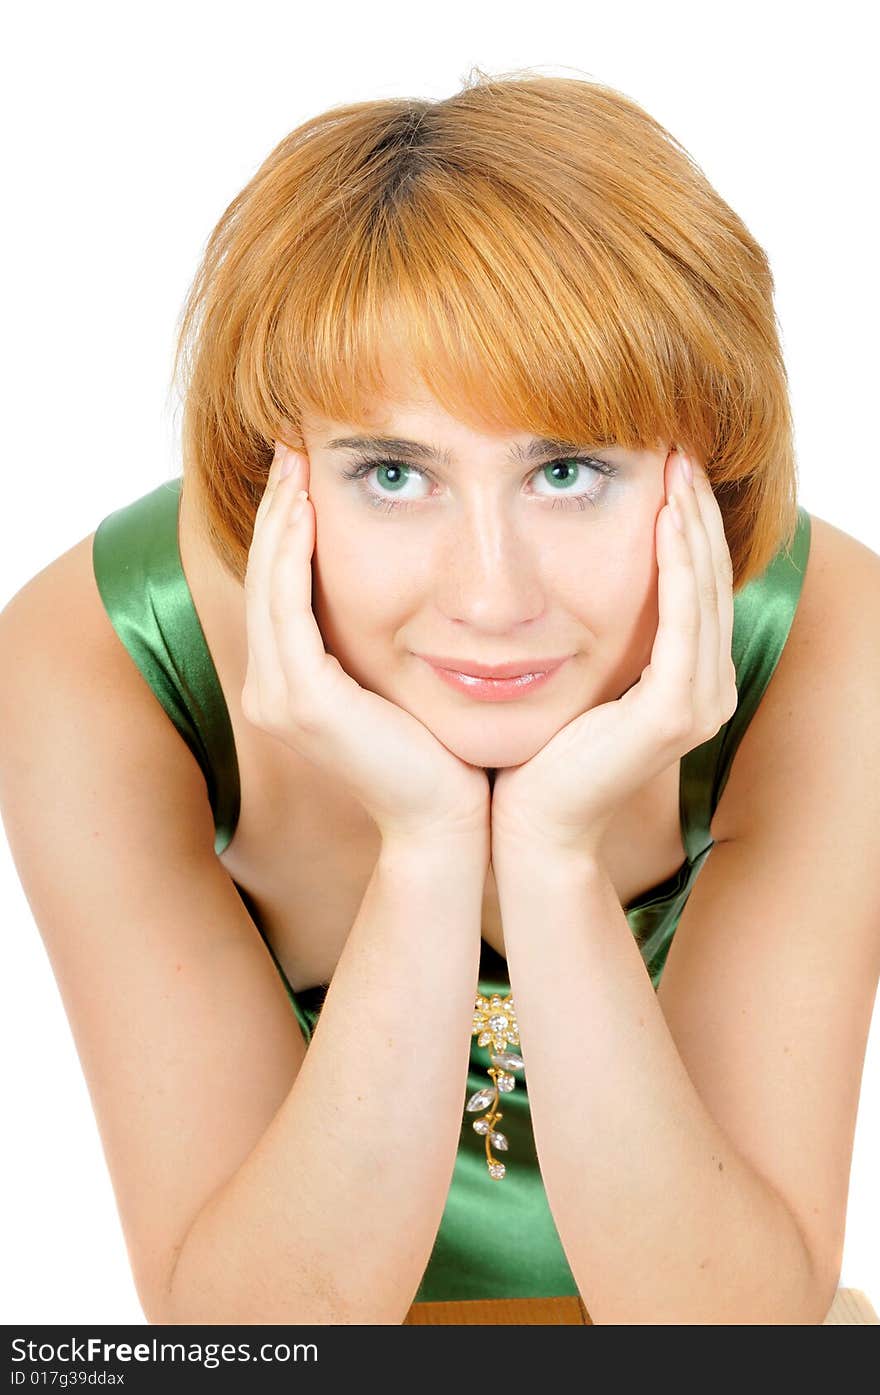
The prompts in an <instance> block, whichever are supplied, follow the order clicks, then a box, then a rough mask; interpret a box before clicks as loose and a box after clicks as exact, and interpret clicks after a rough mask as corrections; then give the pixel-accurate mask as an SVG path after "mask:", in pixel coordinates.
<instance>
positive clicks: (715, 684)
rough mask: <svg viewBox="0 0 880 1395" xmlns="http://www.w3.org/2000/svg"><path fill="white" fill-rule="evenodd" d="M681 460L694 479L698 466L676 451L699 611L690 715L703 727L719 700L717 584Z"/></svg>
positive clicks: (677, 489) (676, 483)
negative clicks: (688, 468)
mask: <svg viewBox="0 0 880 1395" xmlns="http://www.w3.org/2000/svg"><path fill="white" fill-rule="evenodd" d="M684 460H688V463H689V464H690V467H691V473H692V475H694V476H695V475H696V472H697V471H698V469H699V466H698V463H697V462H696V461H694V460H692V459H689V458H688V457H686V456H685V454H684V452H683V451H681V450H680V449H679V450H678V451H677V452H676V460H675V465H674V466H673V484H672V489H673V492H674V494H675V495H676V498H677V499H678V500H679V503H680V505H681V511H682V515H683V517H684V532H685V537H686V539H687V543H688V548H689V549H690V554H691V559H692V561H693V567H694V578H695V582H696V592H697V601H698V604H699V611H700V640H699V645H698V648H697V661H696V666H695V669H694V676H693V689H692V696H693V707H692V711H693V718H694V721H695V723H696V724H697V725H698V726H700V727H703V726H706V725H707V724H711V722H712V721H713V720H714V719H715V716H716V714H717V713H718V711H719V706H720V700H721V689H720V687H719V681H718V650H719V644H720V641H719V621H718V583H717V579H716V575H715V558H714V555H713V552H712V544H711V542H710V540H709V536H708V533H707V532H706V525H705V523H704V522H703V512H702V508H701V506H700V501H699V499H698V498H697V493H696V489H695V486H694V483H692V482H691V481H689V480H688V479H687V478H686V477H685V474H684V471H683V470H682V462H683V461H684Z"/></svg>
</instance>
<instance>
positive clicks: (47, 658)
mask: <svg viewBox="0 0 880 1395" xmlns="http://www.w3.org/2000/svg"><path fill="white" fill-rule="evenodd" d="M94 536H95V535H94V533H90V534H89V535H88V537H85V538H83V539H82V540H81V541H80V542H77V543H75V544H74V545H73V547H71V548H69V549H68V550H67V551H66V552H63V553H62V554H61V555H60V556H59V557H56V558H55V559H54V560H53V561H52V562H50V563H49V564H48V565H47V566H45V567H43V569H42V570H41V571H39V572H37V573H36V574H35V575H34V576H32V577H31V578H30V580H28V581H27V582H25V584H24V585H23V586H22V587H21V588H20V590H18V591H17V592H16V593H15V595H14V596H13V597H12V598H11V600H9V601H8V602H7V604H6V605H5V606H4V608H3V610H2V611H0V647H2V649H3V652H4V654H5V656H6V657H7V659H8V660H9V661H10V676H14V675H18V677H19V680H20V681H21V682H26V681H28V675H29V674H35V673H36V672H37V665H38V664H40V663H41V662H42V663H48V664H50V665H51V671H52V672H54V673H55V674H57V675H58V676H59V677H60V676H61V675H62V674H64V673H70V672H75V671H82V672H83V673H92V674H95V675H96V676H97V675H98V674H103V675H105V676H109V677H111V678H112V679H114V680H118V681H119V684H120V687H119V689H118V690H119V691H122V690H123V689H124V688H125V686H126V682H127V680H129V682H130V679H131V669H132V668H133V667H134V666H133V664H132V662H131V660H130V658H129V656H128V653H127V651H126V649H125V647H124V646H123V645H122V644H121V642H120V640H119V638H118V636H117V634H116V631H115V630H114V628H113V626H112V624H111V622H110V617H109V616H108V614H107V611H106V610H105V608H104V603H103V601H102V600H101V596H100V593H99V591H98V586H97V582H96V580H95V574H94V569H93V564H92V544H93V541H94Z"/></svg>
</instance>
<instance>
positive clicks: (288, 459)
mask: <svg viewBox="0 0 880 1395" xmlns="http://www.w3.org/2000/svg"><path fill="white" fill-rule="evenodd" d="M292 469H293V456H292V455H291V453H290V451H287V450H286V451H284V453H283V454H282V456H281V464H280V465H279V466H278V478H279V479H280V480H283V479H286V477H287V476H288V475H289V474H290V472H291V470H292Z"/></svg>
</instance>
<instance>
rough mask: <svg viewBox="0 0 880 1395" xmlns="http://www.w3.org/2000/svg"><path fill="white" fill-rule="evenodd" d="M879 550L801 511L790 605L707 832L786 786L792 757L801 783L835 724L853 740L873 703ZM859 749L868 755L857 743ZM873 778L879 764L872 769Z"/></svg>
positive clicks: (738, 828)
mask: <svg viewBox="0 0 880 1395" xmlns="http://www.w3.org/2000/svg"><path fill="white" fill-rule="evenodd" d="M878 622H880V555H878V554H877V553H876V552H874V551H873V550H872V549H871V548H870V547H867V546H866V545H865V544H864V543H862V542H860V541H859V540H858V539H857V538H853V537H851V536H850V535H849V534H848V533H845V532H843V531H842V530H841V529H839V528H836V527H835V526H834V525H833V524H831V523H829V522H827V521H826V520H825V519H822V518H818V517H817V516H816V515H815V514H811V515H810V550H809V556H808V559H807V566H806V570H805V573H804V579H803V583H802V587H801V594H800V598H799V600H798V605H797V609H796V611H795V615H794V619H793V621H792V625H791V630H790V631H789V635H788V639H787V640H786V643H785V647H784V649H783V651H782V654H781V655H780V657H779V661H778V663H777V665H776V668H775V669H774V672H773V676H772V678H771V679H770V682H769V684H768V686H767V690H766V692H765V693H764V696H763V698H762V700H761V702H760V704H759V706H758V708H757V710H756V712H755V714H754V716H753V717H752V719H751V721H750V722H749V725H748V727H747V728H746V730H745V733H744V735H743V737H742V740H741V742H740V744H739V747H738V749H737V751H736V754H735V756H734V760H733V764H732V766H731V771H730V777H729V779H728V782H727V785H726V787H725V789H724V793H723V795H722V797H721V800H720V801H719V805H718V808H717V810H716V813H715V817H714V818H713V824H712V827H713V836H714V837H715V839H716V841H727V840H731V839H733V838H737V837H741V836H742V835H743V834H744V833H745V832H747V831H748V830H749V829H750V828H751V827H752V825H753V822H754V820H755V819H757V818H759V817H761V816H762V814H761V813H760V812H759V811H763V812H764V813H768V812H769V811H770V810H771V809H772V808H773V807H774V794H775V795H778V797H779V798H780V799H781V798H783V797H784V796H787V795H788V794H789V793H790V791H789V790H788V789H787V787H786V782H785V779H784V777H783V768H784V767H785V768H786V769H791V770H792V773H793V772H794V770H795V769H796V766H797V763H798V762H799V761H806V767H804V766H801V770H800V784H801V786H802V787H803V786H804V785H805V783H806V781H805V775H806V770H807V769H809V768H810V767H811V766H812V768H815V764H814V762H811V760H810V751H811V750H813V749H814V747H816V746H818V745H819V744H821V745H822V748H823V749H824V750H826V751H827V750H829V749H831V747H832V744H833V736H834V732H835V730H837V731H838V732H839V734H840V737H841V739H843V737H844V736H845V732H846V730H847V728H848V729H849V733H850V737H851V739H852V740H854V741H858V740H859V736H860V732H859V723H861V722H864V723H865V724H867V723H868V722H869V721H873V719H872V718H871V717H870V711H869V709H870V708H871V706H872V703H873V705H874V710H876V705H877V703H878V702H880V645H878V643H877V634H878ZM865 754H866V758H870V755H869V752H867V751H866V753H865ZM877 774H878V777H880V771H878V772H877Z"/></svg>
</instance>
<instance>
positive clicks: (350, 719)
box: [242, 442, 490, 864]
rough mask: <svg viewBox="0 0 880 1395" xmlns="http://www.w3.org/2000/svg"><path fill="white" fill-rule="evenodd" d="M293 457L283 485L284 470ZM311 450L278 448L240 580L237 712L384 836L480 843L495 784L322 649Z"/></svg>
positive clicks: (486, 828)
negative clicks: (345, 796)
mask: <svg viewBox="0 0 880 1395" xmlns="http://www.w3.org/2000/svg"><path fill="white" fill-rule="evenodd" d="M285 459H288V460H289V461H290V462H291V463H292V465H293V469H292V471H291V473H290V474H289V475H287V477H286V478H284V479H282V478H281V477H280V476H279V466H280V465H281V463H282V461H283V460H285ZM308 485H309V461H308V457H307V455H306V454H305V452H302V451H292V450H290V449H289V448H288V447H286V446H284V445H283V444H282V443H278V442H276V451H275V458H274V460H273V462H272V468H271V470H270V472H269V479H268V482H267V485H266V489H265V491H264V493H263V497H262V499H261V500H260V505H259V508H258V509H257V515H256V519H255V522H254V534H253V540H252V542H251V547H250V552H249V554H248V566H247V574H246V577H245V597H246V604H247V631H248V666H247V675H246V677H245V683H244V688H243V689H242V710H243V712H244V715H245V717H246V718H247V719H248V721H249V722H252V723H253V724H254V726H257V727H260V728H262V730H264V731H267V732H269V733H271V735H273V736H275V737H277V738H278V739H279V740H280V741H283V742H284V743H285V744H286V745H288V746H290V747H291V748H292V749H293V750H295V751H297V752H298V753H299V754H300V755H302V756H305V757H306V759H308V760H310V761H312V762H313V763H314V764H316V765H320V766H323V767H325V768H326V769H327V770H329V771H330V772H331V773H332V774H333V775H335V776H337V777H339V778H340V779H341V780H342V781H343V782H344V783H345V784H347V785H348V787H349V788H350V790H351V792H352V793H353V794H354V795H355V796H356V798H357V799H358V800H359V801H360V803H361V804H362V805H363V806H364V808H365V809H366V810H367V812H368V813H369V814H370V816H371V817H372V818H373V819H374V821H375V823H376V824H377V826H378V828H379V831H380V833H381V834H382V837H383V840H386V839H390V838H393V839H394V840H396V841H401V840H404V841H412V840H420V841H425V840H426V839H427V840H437V839H442V838H445V837H447V836H450V835H454V836H457V835H461V836H462V837H464V838H465V839H468V840H471V839H478V838H483V839H484V840H485V855H486V861H487V864H488V858H489V809H490V795H489V782H488V780H487V778H486V773H485V771H484V770H483V769H482V768H480V767H477V766H472V765H467V764H466V763H465V762H464V761H462V760H459V758H458V757H457V756H455V755H453V754H452V752H451V751H449V750H448V749H447V748H446V747H445V746H443V745H442V744H441V743H440V742H439V741H438V740H437V739H436V737H434V736H433V735H432V734H431V732H429V731H428V729H427V727H425V726H424V725H423V724H422V723H421V722H420V721H418V719H417V718H415V717H413V716H412V714H411V713H409V712H406V711H404V710H403V708H400V707H398V706H397V705H396V704H395V703H392V702H388V701H386V699H385V698H383V697H379V696H378V694H376V693H373V692H371V691H370V690H369V689H366V688H362V687H361V686H360V684H359V683H357V682H355V680H354V679H353V678H352V677H351V676H350V675H349V674H348V673H346V671H345V670H344V669H343V667H342V665H341V664H340V663H339V661H338V659H336V657H335V656H334V655H331V654H327V653H326V651H325V649H324V641H323V639H322V637H321V632H320V630H319V628H318V624H317V621H316V620H315V616H314V613H313V611H312V604H311V599H312V575H311V558H312V553H313V551H314V546H315V527H316V525H315V515H314V509H313V506H312V503H311V500H310V499H308V498H307V497H305V498H303V499H302V500H301V501H300V500H299V498H298V495H299V493H300V491H306V490H307V489H308Z"/></svg>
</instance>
